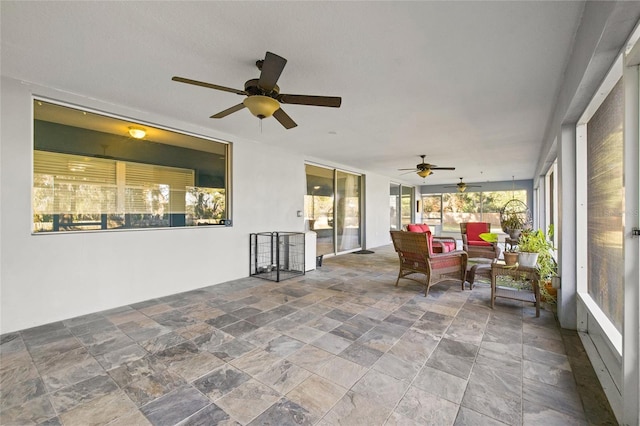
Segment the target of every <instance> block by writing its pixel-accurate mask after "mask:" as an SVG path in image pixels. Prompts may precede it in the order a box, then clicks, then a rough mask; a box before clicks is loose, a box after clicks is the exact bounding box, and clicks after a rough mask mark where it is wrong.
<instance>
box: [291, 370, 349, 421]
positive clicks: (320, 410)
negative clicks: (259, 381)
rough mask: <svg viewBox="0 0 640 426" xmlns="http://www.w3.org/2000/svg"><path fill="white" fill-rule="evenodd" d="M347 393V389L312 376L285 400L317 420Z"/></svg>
mask: <svg viewBox="0 0 640 426" xmlns="http://www.w3.org/2000/svg"><path fill="white" fill-rule="evenodd" d="M346 392H347V389H345V388H343V387H342V386H339V385H337V384H336V383H334V382H332V381H330V380H327V379H325V378H323V377H320V376H318V375H315V374H314V375H312V376H310V377H309V378H307V379H306V380H305V381H304V382H302V383H301V384H300V385H298V386H296V387H295V388H294V389H293V390H291V391H290V392H288V393H287V395H286V396H287V398H288V399H289V400H290V401H293V402H295V403H296V404H298V405H299V406H301V407H303V408H304V409H305V410H306V411H307V412H309V413H310V416H311V417H312V418H313V419H315V420H319V419H320V418H322V417H323V416H324V415H325V413H327V411H329V410H330V409H331V407H333V406H334V405H335V404H336V402H338V400H339V399H340V398H342V396H343V395H344V394H345V393H346Z"/></svg>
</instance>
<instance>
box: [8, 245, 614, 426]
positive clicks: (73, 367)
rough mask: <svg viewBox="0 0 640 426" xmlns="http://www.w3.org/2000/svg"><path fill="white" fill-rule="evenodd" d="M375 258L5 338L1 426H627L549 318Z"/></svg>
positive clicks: (391, 257) (574, 338)
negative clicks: (399, 277)
mask: <svg viewBox="0 0 640 426" xmlns="http://www.w3.org/2000/svg"><path fill="white" fill-rule="evenodd" d="M374 250H375V252H376V253H375V254H348V255H343V256H338V257H334V258H326V259H324V262H323V266H322V267H321V268H319V269H318V270H316V271H312V272H309V273H307V274H306V275H305V276H301V277H298V278H294V279H290V280H286V281H282V282H280V283H275V282H270V281H265V280H261V279H258V278H246V279H242V280H237V281H233V282H228V283H224V284H220V285H216V286H211V287H208V288H204V289H201V290H196V291H190V292H187V293H182V294H176V295H173V296H168V297H163V298H160V299H153V300H149V301H145V302H142V303H137V304H134V305H131V306H124V307H121V308H117V309H112V310H109V311H105V312H99V313H95V314H90V315H86V316H83V317H79V318H72V319H69V320H66V321H61V322H57V323H53V324H47V325H44V326H41V327H36V328H33V329H28V330H22V331H20V332H16V333H8V334H5V335H3V336H1V341H0V343H1V345H0V356H1V358H0V361H1V363H0V390H1V392H2V394H1V396H2V398H1V400H0V424H2V425H27V424H46V425H99V424H100V425H102V424H108V425H126V426H130V425H147V424H153V425H174V424H180V425H216V424H219V425H237V424H241V425H246V424H250V425H279V426H284V425H311V424H316V425H321V426H326V425H338V424H340V425H366V426H370V425H383V424H384V425H453V424H455V425H504V424H509V425H523V424H524V425H540V424H544V425H556V424H557V425H572V424H578V425H581V424H585V425H586V424H598V425H601V424H616V422H615V419H614V417H613V415H612V414H611V410H610V408H609V405H608V404H607V402H606V399H605V397H604V394H603V393H602V389H601V388H600V386H599V384H598V382H597V379H596V377H595V373H594V372H593V368H592V367H591V364H590V363H589V361H588V360H587V358H586V355H585V353H584V349H583V348H582V345H581V343H580V339H579V337H578V335H577V334H576V333H575V332H572V331H566V330H560V329H559V328H558V326H557V323H556V321H555V319H554V316H553V314H552V313H551V312H549V311H546V310H545V311H542V312H541V317H540V318H535V309H534V308H533V306H531V305H526V306H523V304H522V303H519V302H511V301H502V300H501V301H499V302H497V305H496V309H495V310H491V309H490V308H489V286H488V284H483V283H480V284H479V285H477V286H476V287H475V288H474V289H473V291H469V290H468V289H467V290H465V291H461V289H460V286H459V285H456V284H455V283H454V284H452V283H451V282H449V283H446V282H444V283H441V284H438V285H436V286H434V287H432V289H431V290H430V293H429V297H427V298H425V297H424V295H423V293H422V291H421V288H420V287H419V286H418V285H417V284H415V283H413V282H412V281H407V280H403V281H402V282H401V284H400V286H399V287H398V288H396V287H394V282H395V278H396V274H397V258H396V255H395V253H393V251H392V248H391V247H381V248H377V249H374Z"/></svg>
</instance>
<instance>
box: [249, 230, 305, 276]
mask: <svg viewBox="0 0 640 426" xmlns="http://www.w3.org/2000/svg"><path fill="white" fill-rule="evenodd" d="M249 238H250V246H251V248H250V251H251V252H250V265H249V266H250V271H251V276H252V277H259V278H263V279H266V280H271V281H280V280H286V279H288V278H293V277H296V276H298V275H304V271H305V268H304V243H305V239H304V233H303V232H259V233H256V234H250V236H249Z"/></svg>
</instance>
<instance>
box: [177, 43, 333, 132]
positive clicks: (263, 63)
mask: <svg viewBox="0 0 640 426" xmlns="http://www.w3.org/2000/svg"><path fill="white" fill-rule="evenodd" d="M286 64H287V60H286V59H285V58H283V57H281V56H278V55H276V54H275V53H271V52H267V54H266V55H265V57H264V59H260V60H258V61H256V67H258V69H259V70H260V78H254V79H250V80H247V81H246V82H245V84H244V90H238V89H233V88H231V87H225V86H219V85H217V84H212V83H206V82H204V81H197V80H191V79H189V78H184V77H177V76H174V77H172V78H171V80H173V81H177V82H180V83H186V84H192V85H195V86H200V87H206V88H209V89H215V90H221V91H223V92H230V93H235V94H237V95H243V96H246V98H245V99H244V101H242V103H240V104H237V105H234V106H232V107H230V108H227V109H225V110H224V111H220V112H219V113H217V114H214V115H212V116H211V118H224V117H226V116H227V115H229V114H233V113H234V112H237V111H240V110H241V109H244V108H245V107H246V108H247V109H248V110H249V111H250V112H251V114H253V115H255V116H256V117H258V118H259V119H261V120H262V119H264V118H268V117H271V116H273V117H275V119H276V120H278V122H280V124H282V126H283V127H284V128H285V129H291V128H294V127H296V126H297V124H296V122H295V121H293V119H292V118H291V117H289V115H288V114H287V113H286V112H284V110H283V109H282V108H281V107H280V105H281V104H295V105H312V106H323V107H331V108H339V107H340V105H341V103H342V98H340V97H337V96H309V95H290V94H284V93H280V88H279V87H278V86H277V85H276V82H277V81H278V78H280V74H282V70H284V66H285V65H286Z"/></svg>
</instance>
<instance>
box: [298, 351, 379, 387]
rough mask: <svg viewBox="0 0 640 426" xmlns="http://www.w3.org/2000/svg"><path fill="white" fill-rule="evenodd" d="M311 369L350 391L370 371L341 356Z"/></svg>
mask: <svg viewBox="0 0 640 426" xmlns="http://www.w3.org/2000/svg"><path fill="white" fill-rule="evenodd" d="M309 368H311V371H313V372H314V373H315V374H317V375H318V376H320V377H323V378H325V379H328V380H331V381H332V382H333V383H337V384H338V385H340V386H342V387H343V388H345V389H350V388H351V387H352V386H353V385H354V384H355V383H356V382H357V381H358V380H360V378H361V377H362V376H364V374H365V373H366V372H367V371H368V369H367V368H366V367H363V366H361V365H359V364H356V363H355V362H351V361H348V360H346V359H344V358H341V357H339V356H335V357H332V358H330V359H329V360H328V361H327V362H325V363H323V364H320V365H319V366H317V367H309Z"/></svg>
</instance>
